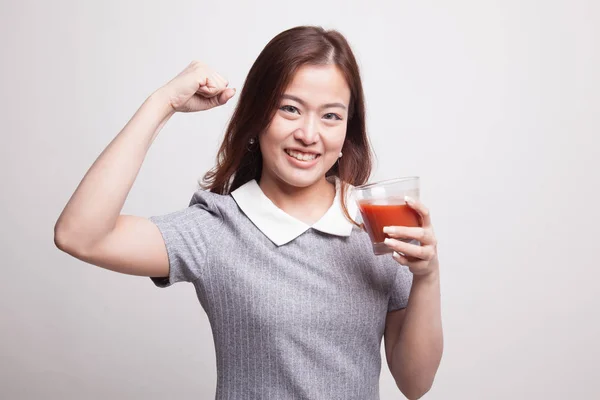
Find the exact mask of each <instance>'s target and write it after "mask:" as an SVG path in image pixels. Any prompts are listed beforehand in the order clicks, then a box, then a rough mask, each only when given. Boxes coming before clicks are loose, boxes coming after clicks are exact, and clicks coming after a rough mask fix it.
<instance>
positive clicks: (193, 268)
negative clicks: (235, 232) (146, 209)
mask: <svg viewBox="0 0 600 400" xmlns="http://www.w3.org/2000/svg"><path fill="white" fill-rule="evenodd" d="M216 196H218V195H216V194H214V193H211V192H208V191H205V190H198V191H197V192H196V193H194V195H193V196H192V199H191V200H190V204H189V206H188V207H187V208H185V209H183V210H179V211H175V212H172V213H169V214H166V215H160V216H152V217H150V218H149V220H150V221H151V222H153V223H154V224H155V225H156V226H157V227H158V229H159V231H160V233H161V235H162V237H163V240H164V243H165V247H166V250H167V254H168V258H169V276H168V277H160V278H156V277H151V278H150V279H152V281H153V282H154V284H155V285H156V286H158V287H168V286H171V285H172V284H174V283H177V282H192V281H194V280H196V279H199V278H201V277H202V275H203V273H205V269H206V259H207V254H208V252H209V250H210V249H211V247H212V245H213V243H214V241H215V238H216V236H218V233H219V231H220V230H221V226H222V222H223V220H222V217H221V214H220V212H219V210H218V208H217V207H216V205H215V198H214V197H216Z"/></svg>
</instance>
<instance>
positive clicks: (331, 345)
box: [55, 27, 442, 400]
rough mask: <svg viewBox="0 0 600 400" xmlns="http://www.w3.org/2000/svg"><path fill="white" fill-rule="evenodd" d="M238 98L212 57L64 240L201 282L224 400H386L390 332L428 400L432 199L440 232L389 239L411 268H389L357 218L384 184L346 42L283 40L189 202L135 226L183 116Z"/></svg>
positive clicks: (195, 70)
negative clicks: (155, 158)
mask: <svg viewBox="0 0 600 400" xmlns="http://www.w3.org/2000/svg"><path fill="white" fill-rule="evenodd" d="M234 94H235V89H231V88H228V82H227V80H226V79H225V78H223V77H222V76H221V75H219V74H218V73H217V72H216V71H214V70H212V69H210V68H209V67H208V66H207V65H205V64H203V63H201V62H196V61H195V62H192V63H191V64H190V65H189V66H188V67H187V68H186V69H185V70H184V71H183V72H181V73H180V74H179V75H177V76H176V77H175V78H174V79H173V80H171V81H170V82H168V83H167V84H166V85H164V86H163V87H161V88H160V89H158V90H157V91H156V92H154V93H153V94H152V95H151V96H150V97H149V98H148V99H147V100H146V101H145V102H144V104H143V105H142V106H141V107H140V108H139V110H138V111H137V112H136V113H135V115H134V116H133V117H132V119H131V120H130V121H129V122H128V123H127V125H126V126H125V127H124V128H123V130H122V131H121V132H120V133H119V134H118V135H117V136H116V138H115V139H114V140H113V141H112V142H111V143H110V144H109V145H108V147H107V148H106V149H105V150H104V151H103V153H102V154H101V155H100V156H99V157H98V159H97V160H96V162H95V163H94V164H93V165H92V167H91V168H90V170H89V171H88V172H87V174H86V175H85V177H84V178H83V180H82V181H81V183H80V185H79V186H78V188H77V190H76V191H75V193H74V194H73V196H72V197H71V199H70V200H69V202H68V204H67V205H66V207H65V209H64V211H63V212H62V214H61V216H60V218H59V219H58V221H57V223H56V226H55V242H56V245H57V246H58V247H59V248H60V249H61V250H63V251H65V252H67V253H69V254H71V255H73V256H74V257H77V258H79V259H81V260H84V261H86V262H88V263H91V264H94V265H97V266H100V267H103V268H107V269H110V270H113V271H117V272H121V273H126V274H132V275H141V276H148V277H152V280H153V281H154V283H155V284H156V285H158V286H160V287H166V286H170V285H172V284H173V283H176V282H180V281H187V282H191V283H193V284H194V286H195V288H196V292H197V294H198V298H199V300H200V303H201V305H202V307H203V308H204V310H205V311H206V313H207V315H208V317H209V321H210V324H211V328H212V331H213V337H214V343H215V346H216V357H217V370H218V381H217V392H216V398H218V399H222V398H228V399H229V398H231V399H242V398H244V399H254V398H269V399H291V398H302V399H363V400H364V399H377V398H379V375H380V370H381V359H380V345H381V338H382V336H384V337H385V341H384V343H385V351H386V356H387V357H386V358H387V363H388V365H389V368H390V371H391V373H392V375H393V376H394V378H395V380H396V383H397V385H398V387H399V389H400V390H401V391H402V392H403V393H404V394H405V395H406V396H407V397H408V398H411V399H413V398H419V397H421V396H422V395H423V394H424V393H426V392H427V391H428V390H429V389H430V387H431V385H432V383H433V379H434V376H435V373H436V371H437V368H438V366H439V363H440V359H441V354H442V328H441V316H440V292H439V290H440V289H439V264H438V258H437V252H436V239H435V236H434V233H433V228H432V225H431V220H430V216H429V212H428V211H427V209H426V208H425V206H424V205H423V204H421V203H419V202H418V201H414V200H413V201H412V202H410V203H409V204H410V205H411V206H412V207H413V208H414V209H415V210H416V211H417V212H418V213H419V214H420V216H421V222H422V227H420V228H407V227H399V226H398V227H387V228H385V230H384V231H385V232H386V233H387V235H388V236H389V239H388V240H387V241H386V243H387V245H388V246H389V247H390V248H391V249H393V250H394V251H395V253H394V255H393V256H390V255H385V256H375V255H374V254H373V251H372V246H371V243H370V240H369V237H368V235H367V233H366V232H364V231H363V230H362V229H361V228H360V225H359V224H357V223H356V222H355V218H356V217H357V210H356V206H355V205H354V203H353V202H352V201H351V200H349V199H348V197H347V194H348V192H349V189H351V187H352V186H356V185H360V184H364V183H366V181H367V179H368V178H369V175H370V173H371V150H370V148H369V143H368V138H367V134H366V129H365V106H364V99H363V91H362V84H361V80H360V75H359V69H358V66H357V63H356V60H355V58H354V55H353V54H352V51H351V49H350V47H349V45H348V43H347V42H346V40H345V38H344V37H343V36H342V35H341V34H340V33H338V32H336V31H325V30H323V29H322V28H318V27H297V28H293V29H290V30H287V31H285V32H282V33H281V34H279V35H277V36H276V37H275V38H274V39H272V40H271V42H269V43H268V44H267V46H266V47H265V48H264V50H263V51H262V52H261V54H260V55H259V56H258V59H257V60H256V62H255V63H254V65H253V66H252V68H251V70H250V72H249V74H248V77H247V79H246V82H245V84H244V87H243V89H242V91H241V93H240V97H239V101H238V104H237V107H236V109H235V112H234V114H233V117H232V119H231V122H230V123H229V126H228V129H227V132H226V135H225V138H224V141H223V144H222V145H221V148H220V151H219V154H218V159H217V165H216V166H215V168H214V169H213V170H211V171H210V172H209V173H207V174H206V176H205V177H204V185H203V186H204V187H203V188H202V189H200V190H198V191H197V192H196V193H194V195H193V197H192V199H191V202H190V204H189V207H187V208H185V209H183V210H180V211H177V212H173V213H170V214H167V215H163V216H157V217H151V218H142V217H136V216H131V215H121V214H120V212H121V209H122V207H123V204H124V202H125V199H126V197H127V195H128V193H129V191H130V189H131V186H132V185H133V182H134V180H135V178H136V175H137V173H138V171H139V169H140V167H141V165H142V162H143V160H144V157H145V155H146V153H147V151H148V149H149V147H150V146H151V144H152V142H153V141H154V139H155V138H156V136H157V135H158V133H159V132H160V130H161V128H162V127H163V126H164V124H165V123H166V122H167V121H168V120H169V119H170V118H171V116H173V114H175V113H176V112H196V111H203V110H207V109H210V108H213V107H217V106H219V105H222V104H225V103H226V102H227V101H228V100H229V99H231V98H232V97H233V96H234ZM399 239H416V240H418V241H419V244H414V243H406V242H405V241H402V240H399Z"/></svg>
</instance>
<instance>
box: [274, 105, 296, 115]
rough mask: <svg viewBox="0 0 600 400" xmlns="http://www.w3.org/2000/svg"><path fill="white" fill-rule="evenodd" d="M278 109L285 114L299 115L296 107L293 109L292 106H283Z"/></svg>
mask: <svg viewBox="0 0 600 400" xmlns="http://www.w3.org/2000/svg"><path fill="white" fill-rule="evenodd" d="M279 109H280V110H283V111H285V112H289V113H292V114H294V113H298V114H300V112H299V111H298V109H297V108H296V107H294V106H289V105H285V106H281V107H279Z"/></svg>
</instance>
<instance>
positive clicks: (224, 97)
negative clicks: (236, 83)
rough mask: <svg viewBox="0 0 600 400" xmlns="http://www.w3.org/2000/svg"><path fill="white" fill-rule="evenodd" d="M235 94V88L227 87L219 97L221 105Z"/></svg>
mask: <svg viewBox="0 0 600 400" xmlns="http://www.w3.org/2000/svg"><path fill="white" fill-rule="evenodd" d="M234 95H235V89H231V88H227V89H225V90H223V91H222V92H221V94H220V95H219V96H218V97H217V99H218V103H219V105H223V104H225V103H227V102H228V101H229V99H231V98H232V97H233V96H234Z"/></svg>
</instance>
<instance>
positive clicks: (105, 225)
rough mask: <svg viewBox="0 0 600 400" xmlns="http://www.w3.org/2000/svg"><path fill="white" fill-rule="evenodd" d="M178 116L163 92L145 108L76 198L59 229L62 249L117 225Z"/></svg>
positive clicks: (94, 167)
mask: <svg viewBox="0 0 600 400" xmlns="http://www.w3.org/2000/svg"><path fill="white" fill-rule="evenodd" d="M173 113H174V111H173V108H172V107H171V105H170V103H169V101H168V99H167V98H166V97H165V96H164V95H163V94H162V93H161V92H160V91H157V92H155V93H154V94H152V95H151V96H150V97H149V98H148V99H147V100H146V101H145V102H144V103H143V104H142V106H141V107H140V108H139V109H138V110H137V112H136V113H135V114H134V115H133V117H132V118H131V119H130V120H129V122H128V123H127V124H126V125H125V127H124V128H123V129H122V130H121V132H119V134H118V135H117V136H116V137H115V138H114V139H113V140H112V141H111V142H110V144H109V145H108V146H107V147H106V149H104V151H103V152H102V153H101V154H100V156H99V157H98V158H97V159H96V161H95V162H94V163H93V164H92V166H91V167H90V169H89V170H88V171H87V173H86V174H85V176H84V178H83V179H82V180H81V182H80V183H79V185H78V187H77V189H76V190H75V192H74V193H73V195H72V196H71V198H70V200H69V202H68V203H67V205H66V206H65V208H64V210H63V212H62V213H61V215H60V217H59V218H58V221H57V222H56V225H55V227H54V235H55V241H56V242H57V245H60V246H77V247H81V246H86V245H89V244H91V243H94V241H96V240H98V239H100V238H102V237H104V235H106V234H108V233H109V232H110V231H111V230H112V229H113V228H114V227H115V224H116V221H117V218H118V216H119V215H120V213H121V210H122V209H123V205H124V203H125V200H126V198H127V195H128V194H129V191H130V190H131V187H132V186H133V183H134V181H135V179H136V177H137V174H138V172H139V170H140V168H141V166H142V163H143V161H144V159H145V157H146V154H147V152H148V149H149V148H150V146H151V145H152V142H153V141H154V139H155V138H156V136H157V135H158V133H159V132H160V130H161V129H162V127H163V126H164V124H165V123H166V122H167V121H168V120H169V118H170V117H171V116H172V115H173Z"/></svg>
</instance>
